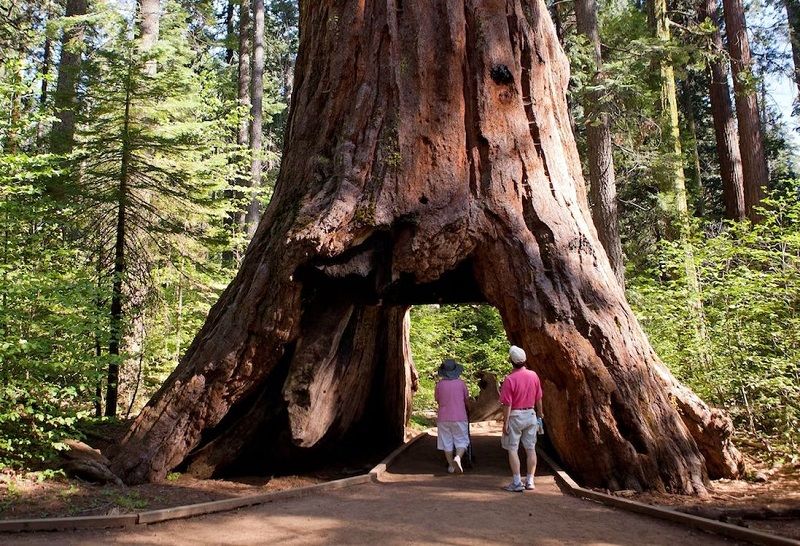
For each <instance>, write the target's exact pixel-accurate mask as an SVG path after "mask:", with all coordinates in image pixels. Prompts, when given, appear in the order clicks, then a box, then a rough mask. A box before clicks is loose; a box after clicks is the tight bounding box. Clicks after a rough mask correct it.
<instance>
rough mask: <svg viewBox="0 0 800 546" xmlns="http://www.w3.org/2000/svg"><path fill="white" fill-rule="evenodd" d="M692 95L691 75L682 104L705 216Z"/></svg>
mask: <svg viewBox="0 0 800 546" xmlns="http://www.w3.org/2000/svg"><path fill="white" fill-rule="evenodd" d="M692 93H694V79H693V78H692V76H691V74H689V75H687V76H686V79H685V80H684V82H683V87H682V89H681V102H682V103H683V111H684V113H685V114H684V116H685V118H686V131H687V132H688V133H689V134H688V137H689V145H690V146H691V149H692V175H693V176H692V179H693V182H694V185H695V187H696V188H697V191H698V193H699V194H700V203H699V204H698V206H697V214H698V215H699V216H701V217H702V216H704V215H705V192H704V191H703V168H702V166H701V165H700V151H699V150H698V144H697V125H696V123H695V118H694V104H692Z"/></svg>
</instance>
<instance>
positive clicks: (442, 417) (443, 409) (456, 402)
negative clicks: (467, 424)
mask: <svg viewBox="0 0 800 546" xmlns="http://www.w3.org/2000/svg"><path fill="white" fill-rule="evenodd" d="M434 395H435V396H436V402H438V403H439V414H438V417H437V420H439V421H466V420H467V400H469V392H468V391H467V385H466V383H464V381H462V380H461V379H442V380H440V381H439V382H438V383H436V389H435V390H434Z"/></svg>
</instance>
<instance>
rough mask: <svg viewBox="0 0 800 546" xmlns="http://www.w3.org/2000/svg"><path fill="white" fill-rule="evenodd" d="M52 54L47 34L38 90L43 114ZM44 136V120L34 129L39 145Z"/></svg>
mask: <svg viewBox="0 0 800 546" xmlns="http://www.w3.org/2000/svg"><path fill="white" fill-rule="evenodd" d="M52 54H53V44H52V41H51V40H50V34H47V35H46V37H45V39H44V45H43V46H42V69H41V71H40V74H41V78H42V83H41V86H40V88H39V110H40V111H42V112H44V111H45V110H46V108H47V98H48V90H49V89H48V85H49V83H50V82H49V76H50V64H51V63H52ZM45 135H46V128H45V123H44V120H40V121H39V123H38V127H37V128H36V140H37V142H39V143H40V144H41V143H42V141H43V140H44V138H45Z"/></svg>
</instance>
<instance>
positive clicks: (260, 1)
mask: <svg viewBox="0 0 800 546" xmlns="http://www.w3.org/2000/svg"><path fill="white" fill-rule="evenodd" d="M250 100H251V107H250V150H251V153H252V157H251V158H250V159H251V164H250V189H251V190H252V191H253V194H252V198H251V199H250V204H249V205H248V207H247V214H246V217H245V224H246V227H247V236H248V239H252V237H253V235H254V234H255V232H256V227H257V226H258V221H259V219H260V218H261V204H260V202H259V197H258V189H259V188H260V187H261V170H262V166H261V158H262V155H263V154H262V140H263V125H264V117H263V100H264V0H253V65H252V83H251V92H250Z"/></svg>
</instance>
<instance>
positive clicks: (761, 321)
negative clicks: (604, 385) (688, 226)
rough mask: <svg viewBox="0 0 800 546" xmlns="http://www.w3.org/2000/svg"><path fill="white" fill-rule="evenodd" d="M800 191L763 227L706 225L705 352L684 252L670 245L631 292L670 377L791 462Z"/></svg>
mask: <svg viewBox="0 0 800 546" xmlns="http://www.w3.org/2000/svg"><path fill="white" fill-rule="evenodd" d="M797 191H798V188H797V187H795V189H794V190H792V191H790V192H787V193H786V194H782V195H781V194H776V195H773V196H772V197H770V198H769V199H766V200H765V201H764V202H763V206H764V215H765V218H764V221H763V222H762V223H760V224H757V225H751V224H749V223H745V222H741V223H726V224H724V225H722V226H720V225H719V224H706V225H705V226H704V228H705V229H704V230H703V231H702V233H703V234H702V235H701V236H697V237H696V238H695V241H694V248H695V260H696V265H697V270H698V274H699V277H700V284H701V287H702V300H703V309H704V314H705V322H706V328H707V331H708V342H707V344H708V347H705V348H702V347H698V343H699V342H698V340H697V338H696V336H695V335H694V331H693V328H692V327H691V326H690V324H691V322H690V315H689V309H688V306H687V305H686V303H685V302H686V301H687V297H688V296H687V293H686V286H685V283H684V282H683V280H682V278H683V277H682V275H680V271H681V269H682V267H683V262H682V260H683V255H682V253H681V249H680V248H678V247H677V245H674V244H666V243H665V244H663V245H662V246H661V248H660V253H659V256H660V259H659V261H658V265H657V266H656V267H655V268H654V269H652V270H649V271H645V272H642V273H640V274H638V275H636V276H634V277H632V278H631V279H630V285H629V299H630V302H631V304H632V305H633V307H634V309H635V311H636V313H637V315H638V317H639V320H640V321H641V322H642V324H643V326H644V327H645V329H646V331H647V332H648V334H649V336H650V340H651V342H652V343H653V345H654V347H655V349H656V352H657V353H658V354H659V355H660V356H661V358H662V359H663V360H664V361H665V362H666V363H667V364H668V365H669V366H670V368H671V369H672V370H673V372H674V373H675V374H676V375H677V376H678V377H679V378H680V379H681V380H683V381H685V382H686V383H687V384H688V385H689V386H690V387H691V388H692V389H694V390H695V391H696V392H697V393H698V394H699V395H700V396H701V397H702V398H704V399H705V400H707V401H709V402H711V403H713V404H715V405H718V406H721V407H724V408H726V409H727V410H728V411H730V413H731V415H732V416H733V418H734V420H735V422H736V424H737V426H739V427H740V428H741V429H743V430H748V431H749V432H750V433H751V434H754V435H758V436H763V437H764V438H765V439H767V440H769V441H771V442H773V443H774V444H775V446H776V448H777V449H781V450H783V451H784V452H790V453H792V452H793V453H796V452H797V444H798V442H799V441H800V433H799V432H798V431H800V365H799V364H798V362H800V316H798V310H799V309H800V202H798V199H797V195H798V193H797ZM701 350H705V351H706V353H707V354H708V355H709V357H710V358H709V359H708V360H709V361H708V362H705V363H704V362H703V360H702V359H700V358H698V355H699V354H700V353H701Z"/></svg>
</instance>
